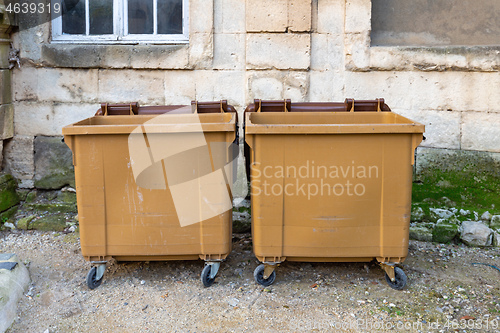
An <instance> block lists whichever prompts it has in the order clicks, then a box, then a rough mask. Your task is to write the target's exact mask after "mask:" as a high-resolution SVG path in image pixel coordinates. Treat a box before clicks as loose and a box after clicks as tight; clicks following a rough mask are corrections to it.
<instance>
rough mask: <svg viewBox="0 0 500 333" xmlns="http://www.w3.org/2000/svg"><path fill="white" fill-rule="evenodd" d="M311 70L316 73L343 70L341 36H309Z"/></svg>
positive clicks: (342, 42) (342, 40)
mask: <svg viewBox="0 0 500 333" xmlns="http://www.w3.org/2000/svg"><path fill="white" fill-rule="evenodd" d="M311 69H313V70H317V71H323V70H343V69H344V39H343V36H341V35H332V34H315V33H314V34H311Z"/></svg>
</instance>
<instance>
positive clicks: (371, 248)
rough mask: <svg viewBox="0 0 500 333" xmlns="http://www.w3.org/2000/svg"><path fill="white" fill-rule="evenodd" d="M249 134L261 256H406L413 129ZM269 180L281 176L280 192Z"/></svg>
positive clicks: (257, 249)
mask: <svg viewBox="0 0 500 333" xmlns="http://www.w3.org/2000/svg"><path fill="white" fill-rule="evenodd" d="M253 137H254V143H253V144H254V147H253V148H254V151H255V160H254V163H253V164H252V170H251V171H252V182H254V181H258V182H257V183H252V207H253V208H252V209H253V212H252V222H253V227H254V228H253V235H254V239H253V242H254V251H255V254H256V256H257V257H258V258H259V259H262V258H265V257H286V258H287V260H294V258H297V259H300V260H307V258H310V260H317V258H322V260H325V261H328V260H331V261H336V260H341V259H342V258H352V259H353V258H354V259H355V258H362V259H363V260H370V259H372V258H376V257H392V258H400V259H403V258H404V257H406V255H407V248H408V229H409V228H408V227H409V209H410V208H409V207H410V200H411V177H412V169H411V159H412V154H413V149H412V148H413V147H412V135H411V134H355V135H354V134H342V135H315V134H310V135H304V134H296V135H269V134H268V135H253ZM257 176H259V177H257ZM264 181H266V182H267V183H268V184H269V185H268V186H267V189H268V191H267V192H265V190H266V187H265V186H263V184H264ZM272 184H280V186H281V193H280V191H278V185H275V191H274V192H272V186H273V185H272ZM280 232H281V233H282V238H280V237H279V236H280Z"/></svg>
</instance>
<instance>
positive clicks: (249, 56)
mask: <svg viewBox="0 0 500 333" xmlns="http://www.w3.org/2000/svg"><path fill="white" fill-rule="evenodd" d="M310 50H311V40H310V35H309V34H248V35H247V46H246V62H247V69H271V68H276V69H307V68H309V65H310Z"/></svg>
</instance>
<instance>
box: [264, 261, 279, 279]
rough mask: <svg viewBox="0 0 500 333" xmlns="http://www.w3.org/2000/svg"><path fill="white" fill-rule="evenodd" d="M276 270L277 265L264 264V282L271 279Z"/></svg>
mask: <svg viewBox="0 0 500 333" xmlns="http://www.w3.org/2000/svg"><path fill="white" fill-rule="evenodd" d="M275 269H276V265H270V264H264V276H263V278H264V280H267V279H269V277H270V276H271V274H273V272H274V270H275Z"/></svg>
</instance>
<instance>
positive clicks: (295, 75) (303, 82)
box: [283, 71, 309, 102]
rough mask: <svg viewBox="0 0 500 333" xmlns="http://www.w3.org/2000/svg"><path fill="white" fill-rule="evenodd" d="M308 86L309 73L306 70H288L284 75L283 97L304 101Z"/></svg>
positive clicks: (293, 100) (294, 100)
mask: <svg viewBox="0 0 500 333" xmlns="http://www.w3.org/2000/svg"><path fill="white" fill-rule="evenodd" d="M308 88H309V74H308V73H307V72H298V71H293V72H288V73H287V74H286V75H285V77H284V90H283V99H291V100H292V102H306V101H307V91H308Z"/></svg>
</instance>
